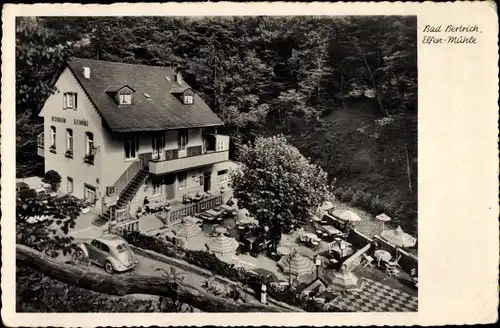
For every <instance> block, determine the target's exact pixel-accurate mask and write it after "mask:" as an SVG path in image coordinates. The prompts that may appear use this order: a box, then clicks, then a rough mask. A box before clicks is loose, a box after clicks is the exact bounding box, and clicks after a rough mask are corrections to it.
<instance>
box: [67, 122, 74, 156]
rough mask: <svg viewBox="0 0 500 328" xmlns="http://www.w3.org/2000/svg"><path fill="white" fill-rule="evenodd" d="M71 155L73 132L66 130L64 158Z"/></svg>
mask: <svg viewBox="0 0 500 328" xmlns="http://www.w3.org/2000/svg"><path fill="white" fill-rule="evenodd" d="M69 155H71V156H72V155H73V130H72V129H66V156H69Z"/></svg>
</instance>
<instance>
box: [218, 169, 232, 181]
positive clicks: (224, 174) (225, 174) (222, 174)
mask: <svg viewBox="0 0 500 328" xmlns="http://www.w3.org/2000/svg"><path fill="white" fill-rule="evenodd" d="M217 181H218V182H219V183H225V182H228V181H229V171H228V170H222V171H218V172H217Z"/></svg>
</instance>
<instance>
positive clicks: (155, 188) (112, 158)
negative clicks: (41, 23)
mask: <svg viewBox="0 0 500 328" xmlns="http://www.w3.org/2000/svg"><path fill="white" fill-rule="evenodd" d="M55 87H56V90H57V91H56V93H54V94H53V95H51V96H50V97H49V98H48V99H47V101H46V102H45V104H44V107H43V109H42V111H41V113H40V116H42V117H43V118H44V133H43V134H42V135H40V136H39V154H40V155H41V156H43V157H44V160H45V171H48V170H55V171H57V172H58V173H59V174H60V175H61V177H62V183H61V189H62V191H64V192H67V193H70V194H73V195H74V196H75V197H78V198H86V199H89V200H91V201H92V202H94V208H93V211H94V212H96V213H99V214H103V215H106V213H107V212H109V210H110V208H120V207H124V206H126V205H128V204H130V203H131V204H136V205H137V204H139V203H141V202H142V201H143V199H144V197H146V196H147V197H148V198H149V199H151V200H154V199H161V200H181V198H182V196H183V195H184V194H186V193H193V192H198V191H211V192H214V191H218V190H219V188H220V186H224V185H225V184H227V181H228V177H229V175H228V171H229V166H230V162H229V161H228V159H229V137H228V136H225V135H220V134H217V127H218V126H221V125H222V124H223V122H222V121H221V120H220V119H219V118H218V117H217V115H216V114H215V113H214V112H213V111H212V110H211V109H210V108H209V107H208V106H207V105H206V104H205V102H204V101H203V100H202V99H201V98H200V97H199V96H198V95H197V94H196V92H194V90H193V89H191V88H190V86H189V85H187V84H186V82H184V81H183V79H182V77H181V76H180V74H176V73H175V72H174V71H173V70H172V69H171V68H168V67H156V66H145V65H131V64H124V63H114V62H106V61H97V60H88V59H80V58H71V59H69V60H68V61H67V62H66V65H65V67H64V68H63V69H62V70H61V71H60V73H59V75H58V76H57V77H56V79H55Z"/></svg>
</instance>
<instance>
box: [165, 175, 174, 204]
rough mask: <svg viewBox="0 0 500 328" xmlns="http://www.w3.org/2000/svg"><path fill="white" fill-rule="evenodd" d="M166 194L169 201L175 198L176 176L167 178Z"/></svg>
mask: <svg viewBox="0 0 500 328" xmlns="http://www.w3.org/2000/svg"><path fill="white" fill-rule="evenodd" d="M165 192H166V194H167V200H171V199H174V198H175V174H169V175H166V176H165Z"/></svg>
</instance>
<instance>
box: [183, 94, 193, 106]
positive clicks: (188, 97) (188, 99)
mask: <svg viewBox="0 0 500 328" xmlns="http://www.w3.org/2000/svg"><path fill="white" fill-rule="evenodd" d="M193 102H194V100H193V95H184V104H185V105H192V104H193Z"/></svg>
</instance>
